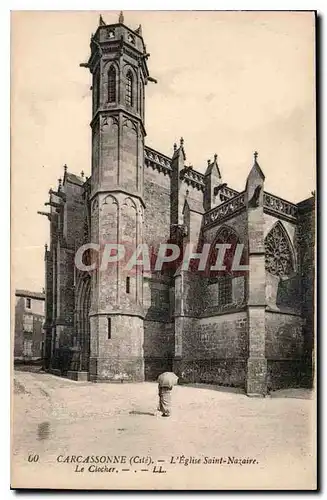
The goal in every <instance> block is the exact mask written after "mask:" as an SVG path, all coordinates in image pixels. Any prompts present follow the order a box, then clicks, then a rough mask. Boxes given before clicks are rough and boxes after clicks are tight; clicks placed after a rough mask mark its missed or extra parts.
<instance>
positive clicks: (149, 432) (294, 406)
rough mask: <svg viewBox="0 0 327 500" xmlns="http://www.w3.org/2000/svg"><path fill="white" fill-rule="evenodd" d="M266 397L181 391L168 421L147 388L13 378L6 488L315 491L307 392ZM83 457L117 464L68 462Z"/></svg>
mask: <svg viewBox="0 0 327 500" xmlns="http://www.w3.org/2000/svg"><path fill="white" fill-rule="evenodd" d="M273 396H274V397H271V398H264V399H260V398H259V399H257V398H248V397H247V396H245V395H244V394H241V393H238V392H237V391H230V390H229V391H226V389H225V390H224V389H223V388H220V389H219V388H214V387H208V386H198V387H189V386H178V387H176V388H175V389H174V392H173V402H174V412H173V415H172V416H171V418H162V417H160V416H155V410H156V404H157V387H156V384H154V383H143V384H92V383H87V382H85V383H81V382H74V381H70V380H66V379H61V378H59V377H55V376H53V375H49V374H44V373H28V372H15V384H14V397H13V422H14V425H13V429H14V436H13V440H12V448H13V459H12V471H13V472H12V485H13V486H19V485H20V486H27V485H29V486H31V487H36V486H37V485H39V486H42V487H67V488H72V487H74V486H75V487H80V488H82V487H88V488H91V487H92V488H113V489H114V488H122V487H124V488H154V489H180V488H193V489H194V488H195V489H196V488H203V489H205V488H208V489H210V488H214V489H225V488H232V489H234V488H236V489H237V488H254V489H260V488H263V489H264V488H268V489H269V488H278V489H283V488H285V489H294V488H295V489H299V488H304V489H312V488H314V487H315V460H314V456H315V452H314V448H313V441H314V439H313V437H312V429H313V428H314V426H315V416H314V415H315V414H314V402H313V400H312V399H311V398H310V393H308V391H304V390H293V391H281V392H280V393H275V394H274V395H273ZM90 455H93V456H98V457H102V456H105V457H112V456H119V457H120V458H119V460H120V461H121V462H122V463H120V464H115V465H113V464H110V463H107V464H91V469H90V462H88V463H84V464H76V463H71V461H72V460H81V458H78V459H77V458H76V459H75V458H72V456H74V457H77V456H78V457H83V459H85V458H86V457H88V456H90ZM37 456H38V457H39V459H38V462H35V463H34V462H29V460H28V457H30V460H31V459H32V457H37ZM67 457H69V458H68V459H67ZM124 457H125V458H124ZM183 457H184V458H183ZM206 457H207V458H206ZM64 460H70V463H67V462H64ZM90 460H96V459H95V458H93V459H91V458H88V459H87V458H86V461H90ZM99 460H100V459H99ZM101 460H108V459H102V458H101ZM131 460H132V463H131ZM213 460H214V461H216V463H208V462H210V461H213ZM224 460H225V463H224ZM125 461H126V463H124V462H125ZM142 461H143V462H142ZM187 461H188V462H189V463H187V464H186V462H187ZM220 462H222V463H220ZM76 466H77V470H76ZM83 467H84V470H83V471H82V468H83ZM96 467H98V469H96ZM160 467H161V469H160ZM107 469H108V470H107ZM123 469H129V470H123ZM160 470H161V471H162V472H160V473H159V472H157V471H160ZM78 471H80V472H78ZM163 471H166V472H163Z"/></svg>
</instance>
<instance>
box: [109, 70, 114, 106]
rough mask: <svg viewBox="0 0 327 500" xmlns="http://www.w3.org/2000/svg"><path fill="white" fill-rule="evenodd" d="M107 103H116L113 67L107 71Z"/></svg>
mask: <svg viewBox="0 0 327 500" xmlns="http://www.w3.org/2000/svg"><path fill="white" fill-rule="evenodd" d="M108 102H116V69H115V67H114V66H111V68H110V69H109V71H108Z"/></svg>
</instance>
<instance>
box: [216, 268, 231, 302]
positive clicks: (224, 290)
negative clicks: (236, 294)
mask: <svg viewBox="0 0 327 500" xmlns="http://www.w3.org/2000/svg"><path fill="white" fill-rule="evenodd" d="M232 299H233V293H232V277H231V276H230V275H225V276H220V277H219V280H218V304H219V305H220V306H226V305H227V304H231V303H232Z"/></svg>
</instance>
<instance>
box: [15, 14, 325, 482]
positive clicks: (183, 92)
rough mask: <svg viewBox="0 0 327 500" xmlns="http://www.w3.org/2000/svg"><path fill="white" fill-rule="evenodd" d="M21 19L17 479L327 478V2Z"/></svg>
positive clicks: (17, 107)
mask: <svg viewBox="0 0 327 500" xmlns="http://www.w3.org/2000/svg"><path fill="white" fill-rule="evenodd" d="M11 31H12V36H11V153H12V158H11V176H12V188H11V205H12V214H11V216H12V354H11V355H12V375H11V380H12V408H11V417H12V418H11V422H12V425H11V487H12V488H14V489H21V488H23V489H30V488H37V489H78V490H190V491H191V490H315V489H316V488H317V475H316V469H317V463H316V460H317V457H316V377H315V373H316V352H317V346H316V308H315V300H316V292H315V289H316V278H315V277H316V263H315V255H316V195H315V189H316V104H315V103H316V73H315V72H316V69H315V60H316V59H315V58H316V54H315V51H316V14H315V12H313V11H278V12H277V11H270V12H269V11H262V12H260V11H244V12H243V11H186V10H185V11H125V12H116V11H104V12H96V11H14V12H12V16H11Z"/></svg>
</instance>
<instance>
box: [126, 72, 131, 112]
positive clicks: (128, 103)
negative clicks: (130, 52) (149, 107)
mask: <svg viewBox="0 0 327 500" xmlns="http://www.w3.org/2000/svg"><path fill="white" fill-rule="evenodd" d="M125 102H126V106H133V75H132V72H131V71H130V70H129V71H128V72H127V75H126V94H125Z"/></svg>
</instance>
